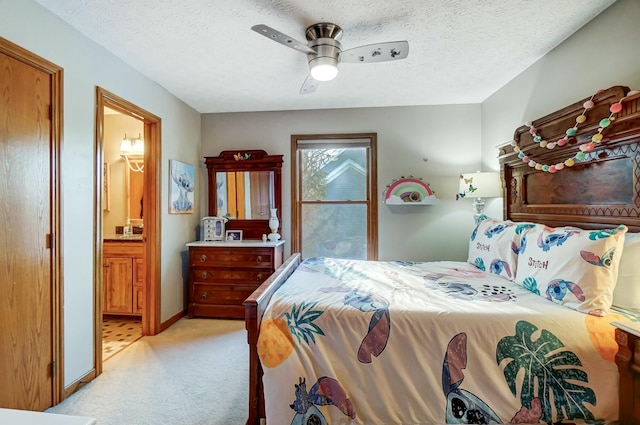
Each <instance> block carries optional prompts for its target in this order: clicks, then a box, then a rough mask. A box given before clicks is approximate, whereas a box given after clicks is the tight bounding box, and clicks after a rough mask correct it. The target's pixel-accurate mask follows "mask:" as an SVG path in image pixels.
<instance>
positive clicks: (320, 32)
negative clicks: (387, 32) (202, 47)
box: [251, 22, 409, 94]
mask: <svg viewBox="0 0 640 425" xmlns="http://www.w3.org/2000/svg"><path fill="white" fill-rule="evenodd" d="M251 29H252V30H254V31H255V32H257V33H258V34H261V35H263V36H265V37H267V38H270V39H272V40H274V41H277V42H278V43H280V44H282V45H283V46H287V47H290V48H292V49H294V50H297V51H299V52H302V53H304V54H306V55H307V61H308V63H309V76H307V79H306V80H305V81H304V83H303V84H302V88H301V89H300V94H308V93H313V92H314V91H316V88H318V84H319V83H320V82H321V81H330V80H333V79H334V78H335V77H336V76H337V75H338V65H339V64H340V63H341V62H347V63H373V62H385V61H393V60H398V59H404V58H406V57H407V56H408V55H409V43H408V42H407V41H389V42H386V43H376V44H368V45H365V46H359V47H354V48H352V49H348V50H342V44H341V43H340V41H339V40H340V38H341V37H342V28H340V27H339V26H338V25H336V24H332V23H329V22H320V23H317V24H313V25H311V26H310V27H308V28H307V31H306V33H305V36H306V38H307V43H306V44H305V43H303V42H301V41H298V40H296V39H295V38H292V37H289V36H288V35H286V34H283V33H281V32H280V31H278V30H275V29H273V28H271V27H269V26H267V25H262V24H260V25H254V26H253V27H251Z"/></svg>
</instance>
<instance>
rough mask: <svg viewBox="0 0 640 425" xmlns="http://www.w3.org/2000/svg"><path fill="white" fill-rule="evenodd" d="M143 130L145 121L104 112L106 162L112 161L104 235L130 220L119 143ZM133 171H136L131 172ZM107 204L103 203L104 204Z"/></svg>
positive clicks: (113, 231) (104, 212) (109, 234)
mask: <svg viewBox="0 0 640 425" xmlns="http://www.w3.org/2000/svg"><path fill="white" fill-rule="evenodd" d="M139 133H140V134H142V133H144V124H143V122H142V121H140V120H138V119H136V118H133V117H130V116H128V115H124V114H105V116H104V136H103V137H104V146H103V150H104V162H105V163H106V164H109V166H110V171H111V176H110V181H109V192H110V195H109V197H110V208H109V210H108V211H105V210H103V211H102V220H103V221H102V227H103V235H104V237H109V236H113V235H115V234H116V226H124V224H125V223H126V219H127V202H126V201H127V184H126V173H127V167H128V166H127V164H126V162H125V161H124V159H123V158H122V157H121V156H120V143H121V142H122V138H123V137H124V135H125V134H126V135H127V137H138V134H139ZM132 173H133V172H132ZM103 206H104V205H103Z"/></svg>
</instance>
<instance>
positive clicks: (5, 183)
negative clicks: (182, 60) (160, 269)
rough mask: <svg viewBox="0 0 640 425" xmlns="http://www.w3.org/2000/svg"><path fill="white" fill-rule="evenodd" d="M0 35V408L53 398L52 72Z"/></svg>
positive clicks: (35, 405) (40, 404) (33, 405)
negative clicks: (11, 48)
mask: <svg viewBox="0 0 640 425" xmlns="http://www.w3.org/2000/svg"><path fill="white" fill-rule="evenodd" d="M1 42H3V40H2V39H0V123H1V124H0V199H1V200H2V202H0V216H1V217H2V220H0V241H1V243H0V324H1V328H0V359H2V361H0V381H1V382H2V385H0V407H5V408H15V409H26V410H44V409H46V408H47V407H49V406H51V405H52V404H53V402H54V393H55V391H54V378H53V376H52V375H53V372H54V370H55V364H54V352H55V350H54V345H55V344H54V337H53V335H54V331H53V329H54V320H53V317H54V305H55V304H54V302H53V300H54V294H53V292H54V291H53V288H54V287H53V279H52V270H53V269H52V258H53V257H52V249H51V246H52V244H53V243H54V241H53V240H52V237H53V236H52V225H53V221H52V201H51V199H52V194H53V193H54V191H53V190H52V188H53V186H52V181H51V175H52V165H51V164H52V160H51V158H52V156H51V149H52V144H53V143H52V139H53V136H52V135H53V134H54V132H53V131H52V128H53V127H52V119H51V117H52V112H51V105H52V92H53V90H52V84H53V83H52V76H51V74H50V73H48V72H45V71H43V70H41V69H37V68H36V67H34V66H32V65H30V64H28V63H25V61H23V60H19V59H17V58H16V57H15V56H13V55H9V54H6V50H5V49H4V47H6V46H7V44H6V43H5V44H3V43H1Z"/></svg>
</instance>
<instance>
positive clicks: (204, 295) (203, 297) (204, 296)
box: [202, 292, 207, 300]
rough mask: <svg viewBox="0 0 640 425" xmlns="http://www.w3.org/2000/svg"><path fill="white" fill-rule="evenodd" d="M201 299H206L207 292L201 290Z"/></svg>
mask: <svg viewBox="0 0 640 425" xmlns="http://www.w3.org/2000/svg"><path fill="white" fill-rule="evenodd" d="M202 299H203V300H206V299H207V293H206V292H203V293H202Z"/></svg>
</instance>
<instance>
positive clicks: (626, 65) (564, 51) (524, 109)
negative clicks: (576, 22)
mask: <svg viewBox="0 0 640 425" xmlns="http://www.w3.org/2000/svg"><path fill="white" fill-rule="evenodd" d="M616 85H621V86H627V87H630V88H631V89H635V90H638V89H640V1H639V0H618V1H617V2H615V3H614V4H613V5H612V6H610V7H609V8H608V9H606V10H605V11H604V12H602V13H601V14H600V15H598V16H597V17H596V18H595V19H594V20H592V21H591V22H589V23H588V24H587V25H585V26H584V27H583V28H582V29H580V30H579V31H578V32H576V33H575V34H574V35H572V36H571V37H569V38H568V39H567V40H565V41H564V42H563V43H562V44H560V45H559V46H558V47H556V48H555V49H554V50H552V51H551V52H549V53H548V54H547V55H545V56H544V57H543V58H541V59H540V60H538V61H537V62H536V63H535V64H533V65H532V66H531V67H529V68H528V69H527V70H526V71H525V72H523V73H522V74H520V75H518V76H517V77H516V78H514V79H513V80H512V81H511V82H509V83H508V84H507V85H505V86H504V87H503V88H501V89H500V90H498V91H497V92H496V93H495V94H493V95H492V96H491V97H490V98H489V99H487V100H486V101H485V102H483V104H482V162H483V167H484V168H485V169H496V170H497V169H498V161H497V159H496V158H495V154H494V152H495V147H496V146H497V145H500V144H503V143H506V142H509V141H510V140H512V139H513V135H514V132H515V130H516V128H518V127H520V126H521V125H523V124H524V123H525V122H527V121H531V120H535V119H537V118H540V117H543V116H545V115H547V114H549V113H551V112H553V111H556V110H558V109H561V108H563V107H565V106H568V105H570V104H572V103H574V102H577V101H578V100H580V99H583V98H586V97H589V96H591V95H592V94H593V93H594V92H595V91H596V90H597V89H600V88H602V89H606V88H609V87H611V86H616Z"/></svg>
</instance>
